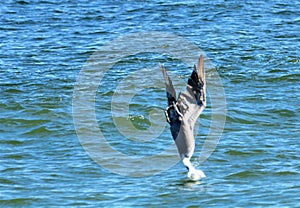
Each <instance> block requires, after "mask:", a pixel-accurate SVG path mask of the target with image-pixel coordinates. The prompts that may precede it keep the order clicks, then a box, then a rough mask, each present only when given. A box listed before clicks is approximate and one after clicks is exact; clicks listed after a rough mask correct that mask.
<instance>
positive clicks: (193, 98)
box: [160, 55, 206, 180]
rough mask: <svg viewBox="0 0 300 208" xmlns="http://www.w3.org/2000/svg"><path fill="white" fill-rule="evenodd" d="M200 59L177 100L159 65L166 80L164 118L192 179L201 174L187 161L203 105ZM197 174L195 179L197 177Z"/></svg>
mask: <svg viewBox="0 0 300 208" xmlns="http://www.w3.org/2000/svg"><path fill="white" fill-rule="evenodd" d="M203 62H204V61H203V56H202V55H201V56H200V57H199V59H198V67H196V66H195V65H194V70H193V72H192V74H191V76H190V78H189V79H188V84H187V87H186V91H185V92H183V93H179V95H178V99H176V91H175V89H174V86H173V84H172V81H171V79H170V77H169V76H168V75H167V72H166V68H165V67H164V66H162V65H161V66H160V69H161V71H162V73H163V76H164V79H165V83H166V94H167V99H168V107H167V109H166V110H165V115H166V119H167V122H168V123H169V124H170V130H171V134H172V137H173V139H174V141H175V144H176V146H177V149H178V152H179V155H180V157H181V159H183V163H184V165H185V166H186V168H187V169H188V171H189V172H188V176H189V178H191V179H196V180H198V179H199V178H203V177H205V175H204V173H203V172H202V171H200V170H196V169H195V168H194V167H193V166H192V164H191V163H190V158H191V157H192V155H193V153H194V149H195V138H194V135H193V131H194V126H195V123H196V121H197V119H198V117H199V116H200V114H201V113H202V111H203V110H204V108H205V107H206V92H205V91H206V82H205V72H204V65H203ZM199 171H200V172H199ZM195 174H196V175H195ZM197 174H198V175H199V178H197ZM193 177H194V178H193Z"/></svg>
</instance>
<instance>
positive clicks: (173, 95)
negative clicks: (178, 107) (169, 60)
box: [159, 64, 176, 106]
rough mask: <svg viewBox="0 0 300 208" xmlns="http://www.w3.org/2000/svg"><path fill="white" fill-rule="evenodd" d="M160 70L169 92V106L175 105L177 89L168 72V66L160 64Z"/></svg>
mask: <svg viewBox="0 0 300 208" xmlns="http://www.w3.org/2000/svg"><path fill="white" fill-rule="evenodd" d="M159 67H160V70H161V71H162V73H163V76H164V79H165V83H166V93H167V98H168V106H170V105H173V102H174V103H176V91H175V89H174V86H173V83H172V80H171V79H170V77H169V76H168V74H167V71H166V68H165V66H163V65H161V64H160V65H159Z"/></svg>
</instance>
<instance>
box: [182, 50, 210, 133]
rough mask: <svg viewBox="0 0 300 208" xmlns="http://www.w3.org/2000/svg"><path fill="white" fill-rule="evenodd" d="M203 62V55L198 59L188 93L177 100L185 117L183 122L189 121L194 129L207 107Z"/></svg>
mask: <svg viewBox="0 0 300 208" xmlns="http://www.w3.org/2000/svg"><path fill="white" fill-rule="evenodd" d="M203 62H204V61H203V56H202V55H201V56H200V57H199V59H198V67H197V68H198V70H197V68H196V66H194V70H193V72H192V74H191V76H190V78H189V80H188V85H187V88H186V91H185V92H183V93H180V94H179V97H178V100H177V106H178V107H179V110H180V112H181V114H182V116H183V118H182V120H184V121H187V122H188V123H189V125H191V127H192V128H193V127H194V125H195V122H196V120H197V119H198V117H199V116H200V114H201V113H202V111H203V110H204V108H205V106H206V92H205V91H206V81H205V72H204V64H203Z"/></svg>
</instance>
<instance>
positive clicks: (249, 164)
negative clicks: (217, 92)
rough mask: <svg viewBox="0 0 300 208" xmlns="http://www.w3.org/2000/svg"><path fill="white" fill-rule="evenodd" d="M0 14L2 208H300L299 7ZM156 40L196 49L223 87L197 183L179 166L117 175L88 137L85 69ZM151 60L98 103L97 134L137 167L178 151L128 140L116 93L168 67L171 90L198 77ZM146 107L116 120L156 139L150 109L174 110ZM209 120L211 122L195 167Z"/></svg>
mask: <svg viewBox="0 0 300 208" xmlns="http://www.w3.org/2000/svg"><path fill="white" fill-rule="evenodd" d="M0 13H1V16H0V23H1V24H0V29H1V32H0V49H1V53H0V75H1V76H0V92H1V93H0V96H1V97H0V100H1V102H0V150H1V151H0V161H1V162H0V206H1V207H58V206H73V207H79V206H83V207H136V206H137V207H300V202H299V201H300V194H299V193H300V191H299V190H300V174H299V172H300V142H299V139H300V127H299V126H300V114H299V112H300V107H299V97H300V50H299V49H300V33H299V31H300V2H299V1H296V0H293V1H288V2H282V1H277V0H274V1H233V0H229V1H222V0H218V1H181V2H173V1H158V0H155V1H138V2H134V1H126V2H125V1H84V0H80V1H62V0H60V1H54V0H42V1H35V0H20V1H15V0H8V1H2V2H1V3H0ZM148 31H158V32H167V33H169V34H174V35H176V36H178V37H182V38H184V39H186V40H188V41H190V42H191V43H193V44H195V45H196V46H198V47H199V48H201V49H202V50H203V51H204V52H205V55H206V57H209V59H210V60H211V62H212V63H213V65H214V66H215V70H216V71H217V72H218V75H219V76H220V78H221V81H222V84H223V87H224V90H225V97H226V109H227V113H226V123H225V128H224V130H223V134H222V136H221V138H220V142H219V143H218V146H217V148H216V150H215V151H214V152H213V154H212V155H211V156H210V157H209V158H208V160H206V161H205V162H204V163H203V164H201V169H202V170H203V171H204V172H205V173H206V175H207V178H206V179H204V180H202V181H201V182H200V183H194V182H190V181H188V180H187V179H186V173H185V169H184V167H183V166H182V165H181V164H180V163H178V164H176V165H174V166H172V167H171V168H167V169H166V170H165V171H162V172H159V173H157V174H154V175H153V174H150V176H147V177H131V176H124V175H120V174H116V173H112V172H111V171H110V170H108V169H105V168H103V167H102V166H101V165H98V164H97V163H96V162H95V161H94V160H92V159H91V157H90V156H89V155H88V154H87V152H86V151H85V150H84V148H83V146H82V144H81V143H80V140H79V138H78V136H77V133H78V132H77V133H76V128H75V125H74V116H73V109H72V102H73V101H74V100H73V95H74V94H73V92H74V86H75V83H76V79H77V78H78V76H79V73H80V71H81V70H82V69H83V67H84V66H85V64H86V62H87V61H88V60H89V59H90V57H91V55H92V54H93V53H95V52H96V51H98V50H101V47H103V46H104V45H105V44H109V43H111V42H112V41H113V40H115V39H116V38H119V37H121V36H124V35H129V34H132V33H139V32H148ZM145 39H147V38H146V37H145ZM143 44H144V45H147V42H145V43H141V45H143ZM166 47H167V45H166ZM177 50H178V51H184V54H185V55H186V54H188V53H189V50H187V49H186V48H184V47H183V46H182V45H181V44H178V45H177ZM146 52H147V51H145V53H139V54H134V53H133V55H132V56H128V57H124V58H123V59H122V60H120V61H119V62H117V63H115V64H114V66H113V67H112V69H111V70H110V71H109V72H108V73H106V74H105V76H104V77H105V79H104V80H103V82H104V83H105V84H103V85H101V87H99V88H98V89H97V94H96V96H95V98H96V104H95V106H96V107H97V109H96V118H97V124H98V125H99V128H100V129H101V130H102V133H103V135H104V136H105V137H106V138H107V140H108V142H109V143H110V145H111V146H113V148H114V149H116V150H118V151H121V152H123V153H124V154H126V155H136V156H145V155H147V154H151V152H155V153H157V152H160V151H161V150H163V149H164V147H165V146H169V145H170V144H172V138H171V135H170V132H169V130H168V126H167V125H166V126H165V127H164V129H163V131H162V133H161V135H159V136H158V137H157V138H156V139H155V140H151V141H150V142H143V141H139V140H134V139H130V138H129V139H127V138H125V137H124V136H123V135H122V134H121V133H120V132H119V129H118V128H117V126H116V125H115V124H114V122H113V119H112V114H111V100H112V97H113V94H114V90H115V88H116V86H117V85H118V83H120V82H121V81H122V80H124V79H125V78H126V77H127V76H129V74H130V73H132V72H134V71H135V70H138V69H143V68H146V69H147V68H151V67H153V66H156V67H157V68H158V66H157V64H158V63H159V62H161V63H165V64H166V66H167V67H168V70H169V71H170V73H171V74H172V73H173V77H174V76H175V75H177V76H179V77H181V78H183V79H187V77H188V75H189V74H190V70H191V69H190V68H189V66H187V65H186V64H185V63H182V62H180V60H178V59H173V58H170V57H168V56H166V55H165V54H155V53H146ZM196 61H197V60H195V63H196ZM161 78H162V77H161ZM155 80H156V79H155ZM159 84H161V83H159ZM159 84H158V85H157V86H160V85H159ZM133 90H134V89H133ZM139 95H140V96H135V97H134V99H132V100H131V103H130V115H129V116H127V117H126V116H125V115H123V114H122V113H120V114H119V117H120V119H121V122H122V121H125V120H127V121H128V120H129V121H131V122H132V123H133V125H134V126H135V127H136V128H137V129H139V130H143V131H145V132H147V129H149V128H150V126H151V123H153V122H154V123H155V120H151V119H150V118H149V116H148V115H149V114H150V113H151V109H152V108H154V107H155V109H161V110H162V109H164V108H165V107H166V106H165V105H166V100H165V98H164V97H163V96H164V89H163V87H158V88H147V89H145V90H143V91H142V92H140V94H139ZM82 107H83V109H84V107H85V106H82ZM212 108H213V106H211V105H210V103H208V106H207V109H206V110H205V111H204V112H203V115H201V118H200V128H199V132H198V133H199V135H198V136H197V137H196V151H195V154H194V157H193V162H194V163H197V158H198V156H199V154H200V151H201V148H202V144H203V138H205V134H207V132H208V129H209V124H210V114H211V109H212ZM158 112H159V111H158ZM158 116H159V115H158ZM159 118H162V119H163V111H161V116H160V117H159ZM122 119H123V120H122ZM158 123H159V122H158ZM164 125H165V124H164ZM159 126H160V125H158V127H157V128H159ZM150 133H151V132H149V134H150ZM147 134H148V133H145V135H147ZM119 160H120V159H116V160H112V161H111V162H110V161H109V162H108V163H111V164H110V165H111V166H114V165H115V166H118V164H119V163H118V161H119ZM160 162H161V161H160V160H159V161H157V163H158V164H159V163H160Z"/></svg>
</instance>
